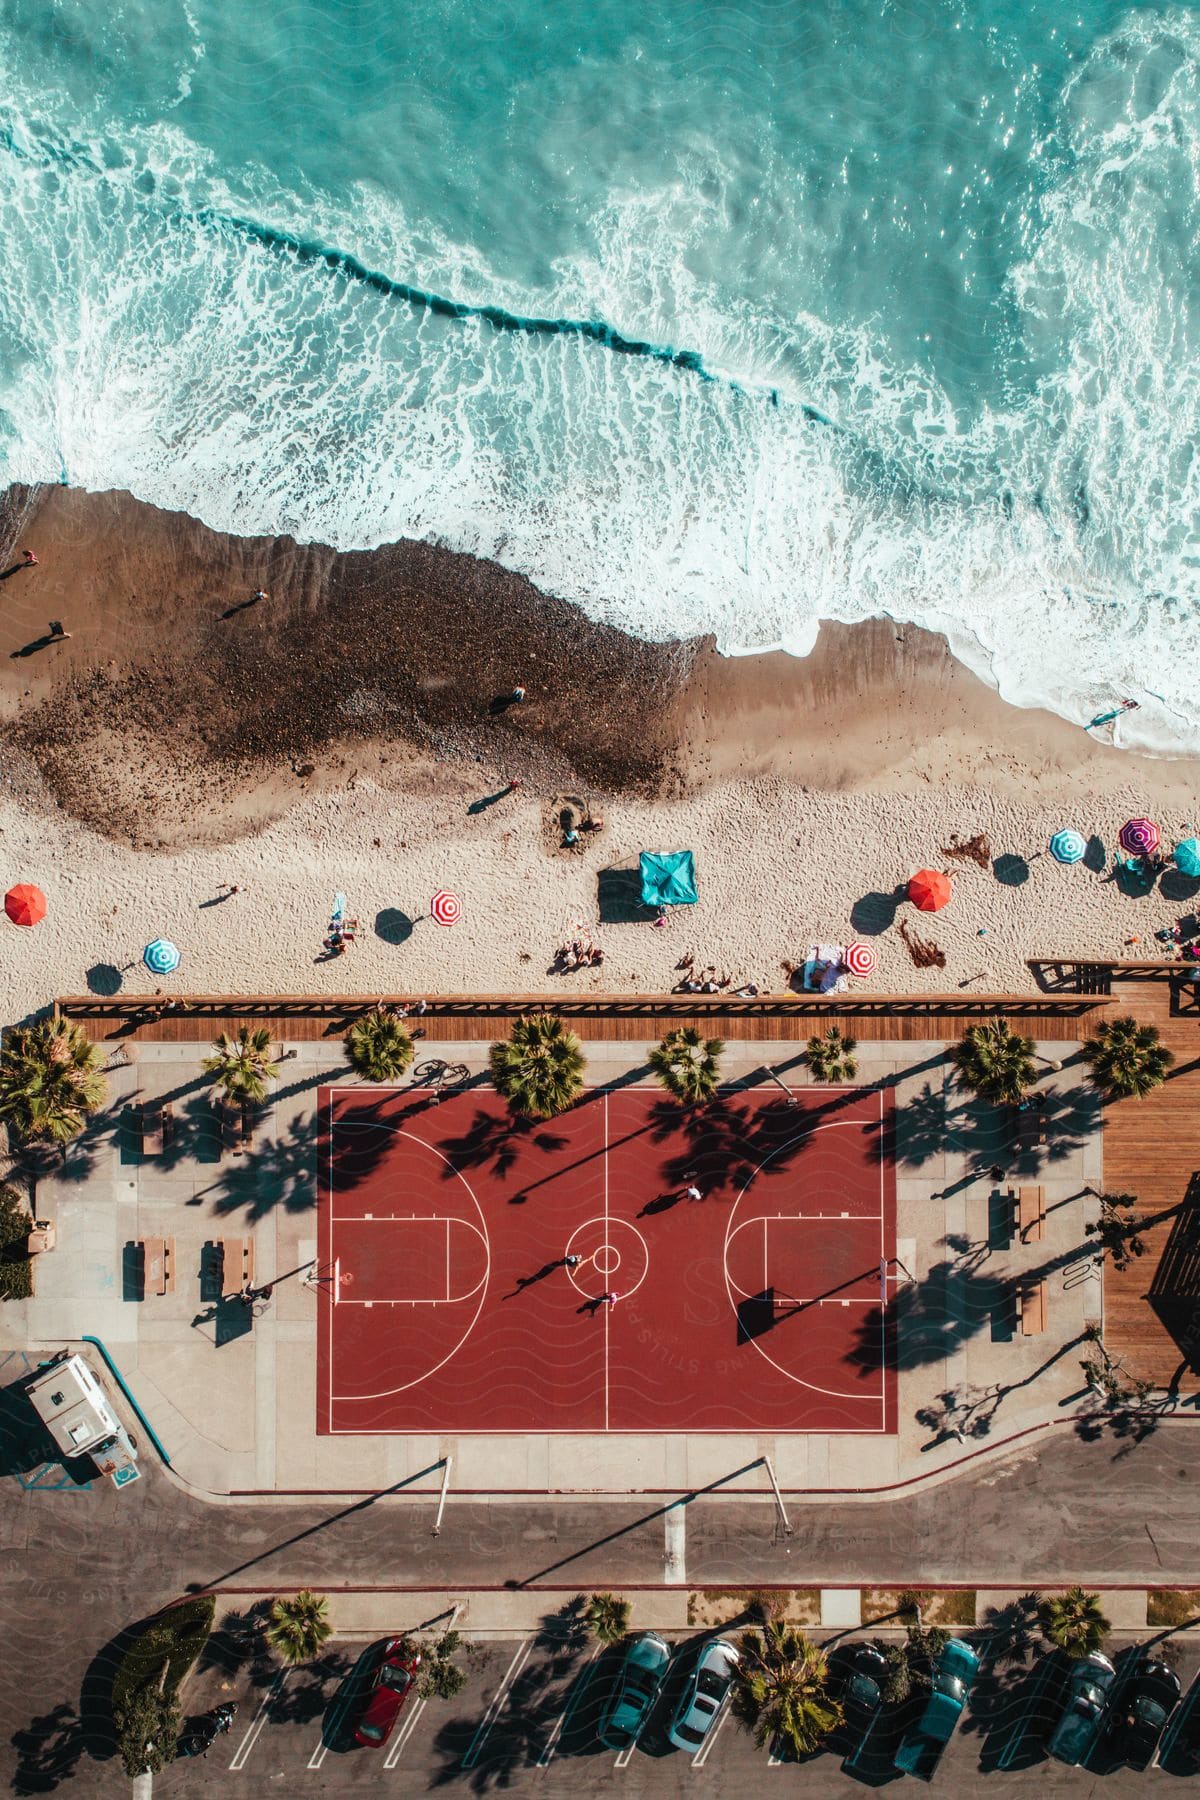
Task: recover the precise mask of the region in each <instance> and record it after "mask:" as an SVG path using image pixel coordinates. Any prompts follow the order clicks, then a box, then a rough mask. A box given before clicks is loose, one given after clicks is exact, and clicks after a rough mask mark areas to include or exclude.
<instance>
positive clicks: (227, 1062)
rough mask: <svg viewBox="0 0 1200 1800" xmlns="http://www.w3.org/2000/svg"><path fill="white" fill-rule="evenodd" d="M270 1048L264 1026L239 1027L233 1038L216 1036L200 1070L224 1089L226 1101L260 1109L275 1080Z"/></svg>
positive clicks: (277, 1078)
mask: <svg viewBox="0 0 1200 1800" xmlns="http://www.w3.org/2000/svg"><path fill="white" fill-rule="evenodd" d="M272 1048H273V1045H272V1043H271V1033H270V1029H269V1028H268V1027H267V1026H266V1025H253V1026H252V1025H239V1026H238V1029H237V1036H236V1037H230V1035H229V1033H228V1032H227V1031H223V1032H222V1033H221V1034H220V1036H219V1037H218V1038H217V1040H216V1042H215V1043H214V1044H213V1054H212V1056H206V1057H205V1059H204V1062H203V1064H202V1067H203V1069H204V1073H205V1074H206V1075H211V1076H212V1077H213V1078H214V1080H215V1081H216V1084H217V1086H218V1087H219V1088H221V1089H223V1090H224V1093H225V1097H226V1099H227V1100H233V1101H235V1102H237V1101H240V1102H241V1104H242V1105H243V1106H260V1105H261V1104H262V1102H263V1101H264V1100H265V1099H266V1097H267V1085H268V1083H269V1082H272V1081H278V1080H279V1070H278V1069H277V1068H276V1066H275V1062H274V1059H273V1058H272V1056H271V1051H272Z"/></svg>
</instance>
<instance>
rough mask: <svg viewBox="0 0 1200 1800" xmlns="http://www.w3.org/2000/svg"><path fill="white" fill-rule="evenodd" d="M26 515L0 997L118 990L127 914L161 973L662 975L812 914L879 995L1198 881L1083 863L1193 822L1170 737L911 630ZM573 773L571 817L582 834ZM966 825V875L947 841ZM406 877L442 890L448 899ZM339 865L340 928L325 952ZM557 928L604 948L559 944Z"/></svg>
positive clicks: (10, 552)
mask: <svg viewBox="0 0 1200 1800" xmlns="http://www.w3.org/2000/svg"><path fill="white" fill-rule="evenodd" d="M26 545H28V546H30V547H31V548H33V549H34V550H35V551H36V554H37V556H38V559H39V561H38V565H37V567H36V568H32V569H24V568H20V567H17V568H16V570H15V572H14V573H12V574H11V575H9V576H8V577H7V578H6V579H4V580H3V582H2V583H0V638H2V640H3V649H4V652H5V654H4V655H3V656H2V657H0V733H2V735H3V741H4V761H5V780H4V783H3V795H2V800H0V846H2V849H3V875H4V879H5V885H6V886H7V885H9V884H11V883H12V882H14V881H18V880H27V881H34V882H37V883H38V884H39V885H40V886H41V887H43V888H44V890H45V892H46V894H47V897H48V899H49V905H50V911H49V916H48V918H47V919H46V921H45V922H44V923H43V924H41V925H40V926H38V927H37V928H36V929H35V930H33V931H22V930H19V929H17V928H15V927H7V926H6V928H5V930H4V932H3V934H2V937H0V975H2V978H3V982H4V989H5V992H6V994H7V996H8V1006H7V1013H8V1016H9V1017H10V1018H13V1017H19V1016H21V1015H22V1014H24V1013H26V1012H28V1011H31V1010H33V1009H35V1008H37V1007H39V1006H42V1005H44V1004H45V1003H46V1002H47V1001H48V1000H49V999H50V998H51V997H52V996H53V995H54V994H55V993H56V992H58V993H62V992H82V991H85V990H86V988H87V987H88V986H89V985H90V986H91V987H93V988H94V989H95V990H96V991H107V992H111V991H116V990H118V989H119V991H123V992H124V991H128V992H131V993H140V992H148V991H152V990H153V988H154V986H155V985H157V984H156V983H155V982H154V981H153V979H152V978H151V977H150V976H149V975H148V974H147V973H146V971H145V970H144V969H143V968H142V967H141V965H140V962H139V961H138V958H139V956H140V951H141V948H142V946H143V944H144V943H145V942H146V941H147V940H148V939H149V938H151V937H153V936H155V935H157V934H159V933H162V934H165V935H167V936H170V937H172V938H173V939H174V940H175V941H176V942H177V943H178V944H179V946H180V948H181V950H182V952H183V965H182V968H181V970H180V972H179V975H178V976H177V977H175V978H174V980H173V985H174V986H176V988H177V989H178V991H192V992H210V993H211V992H237V991H239V990H241V991H262V992H291V993H308V992H313V993H317V992H363V993H371V992H376V991H381V992H382V991H388V992H412V993H414V994H419V993H420V992H422V991H423V990H428V991H440V992H472V991H475V992H520V993H525V992H528V993H540V992H545V993H549V994H553V993H555V992H561V991H563V990H564V988H568V987H569V988H571V989H579V988H581V987H586V986H588V985H590V986H592V987H594V988H596V989H602V990H607V991H623V992H629V991H634V992H637V991H641V992H661V991H663V990H665V989H669V988H670V987H671V986H673V985H674V983H675V982H676V981H677V980H678V978H679V977H678V973H677V971H676V967H675V965H676V964H677V963H678V962H679V961H680V959H681V958H682V957H683V956H684V954H685V953H690V954H691V955H692V956H693V957H694V958H695V960H696V963H697V965H699V966H703V965H707V964H712V965H715V966H716V968H717V969H718V970H719V971H721V972H722V973H724V972H728V973H729V975H730V976H731V978H732V980H733V982H734V984H737V983H739V982H742V981H754V982H756V983H757V984H758V985H759V987H760V988H762V989H764V990H768V991H769V990H774V991H777V992H778V991H780V990H781V989H782V988H783V987H784V986H785V985H786V983H787V980H788V974H787V969H788V967H789V966H791V965H794V964H795V963H796V962H797V961H800V960H802V959H803V957H804V955H805V952H806V950H807V948H808V946H809V945H810V944H811V943H813V942H831V943H845V942H848V941H849V940H850V939H851V938H853V937H856V936H863V937H869V938H870V939H871V941H872V942H873V943H874V945H875V947H876V950H877V952H878V956H879V968H878V970H877V973H876V974H875V976H874V977H872V978H871V982H870V986H871V988H872V989H874V990H877V991H879V992H889V991H890V992H898V991H909V990H913V991H922V990H924V991H948V990H953V989H955V988H957V987H960V986H974V987H976V988H977V989H987V990H989V991H1002V990H1003V991H1017V992H1020V991H1026V990H1028V989H1029V988H1030V987H1031V986H1032V985H1033V982H1032V977H1031V975H1030V972H1029V970H1028V969H1027V967H1026V959H1027V958H1029V957H1031V956H1047V955H1055V954H1064V955H1065V954H1075V955H1096V956H1109V955H1114V954H1126V955H1130V956H1136V955H1146V954H1154V951H1155V945H1154V940H1153V932H1154V930H1155V929H1156V928H1158V927H1161V926H1164V925H1167V924H1170V923H1172V922H1173V921H1174V920H1176V919H1180V918H1183V919H1186V918H1189V917H1190V916H1191V913H1192V910H1193V907H1194V905H1195V900H1196V895H1197V891H1198V889H1200V884H1197V883H1193V882H1184V881H1183V880H1182V879H1181V878H1180V877H1179V876H1178V875H1176V874H1173V873H1171V872H1168V873H1167V875H1166V876H1165V877H1164V878H1163V879H1162V880H1161V882H1160V883H1159V884H1158V886H1157V887H1156V888H1155V890H1154V891H1153V892H1152V893H1151V894H1150V895H1148V896H1146V897H1144V898H1140V899H1133V898H1130V897H1128V896H1127V895H1125V894H1123V893H1121V892H1120V891H1119V889H1118V888H1117V885H1116V884H1115V882H1113V881H1112V880H1111V878H1110V876H1109V868H1110V866H1111V857H1112V852H1113V850H1114V848H1115V844H1116V834H1117V831H1118V830H1119V827H1120V825H1121V823H1122V822H1123V820H1124V819H1125V818H1126V817H1127V816H1129V814H1131V813H1134V812H1138V813H1141V812H1148V813H1149V814H1150V815H1151V816H1152V817H1154V818H1156V819H1157V820H1158V821H1159V823H1160V825H1161V826H1162V828H1163V833H1164V837H1165V838H1167V839H1168V840H1173V837H1174V836H1175V835H1180V834H1182V831H1183V828H1184V827H1185V826H1190V825H1191V824H1192V823H1193V822H1194V819H1195V807H1196V800H1195V795H1196V791H1197V789H1196V777H1197V773H1198V771H1197V768H1196V765H1195V763H1194V762H1191V761H1154V760H1148V759H1146V758H1143V757H1139V756H1136V755H1134V754H1131V753H1128V752H1124V751H1120V750H1118V749H1114V748H1112V747H1110V746H1108V745H1106V744H1104V743H1097V742H1094V741H1093V739H1092V738H1091V737H1089V735H1088V734H1086V733H1085V732H1083V731H1080V730H1078V729H1077V728H1075V727H1072V726H1070V725H1067V724H1065V723H1064V722H1063V721H1061V720H1059V719H1057V718H1055V717H1053V716H1051V715H1048V714H1045V713H1040V712H1034V711H1021V710H1017V709H1014V708H1012V707H1010V706H1008V705H1006V704H1005V703H1004V702H1003V701H1002V700H1000V699H999V697H998V696H997V695H996V694H995V693H994V692H993V691H991V690H990V689H989V688H988V687H986V686H985V685H983V684H982V683H981V682H979V681H978V680H977V679H976V678H975V677H974V676H973V675H971V674H970V673H969V672H968V671H967V670H966V669H965V668H963V667H962V665H960V664H958V663H957V662H955V661H954V659H953V658H952V657H951V656H950V654H949V652H948V651H947V649H946V646H945V643H944V641H943V640H941V639H940V638H936V637H933V636H931V635H929V634H927V633H923V632H919V631H917V630H915V629H912V628H908V629H904V628H898V627H894V626H893V625H892V624H891V623H890V622H888V621H878V622H875V623H872V624H870V625H866V626H857V627H842V626H837V625H830V626H827V627H826V628H825V629H824V630H823V631H822V634H821V638H820V641H819V644H818V647H817V650H816V651H815V652H814V654H813V655H812V656H811V657H809V658H808V659H806V660H803V661H797V660H796V659H794V658H791V657H787V656H784V655H767V656H760V657H747V658H738V659H732V660H730V659H725V658H722V657H719V656H717V655H716V654H715V652H714V650H713V648H712V646H711V644H710V643H708V642H706V641H703V640H699V641H691V642H685V643H673V644H666V645H652V644H646V643H642V642H639V641H637V640H634V639H630V638H627V637H625V636H623V635H622V634H621V633H619V632H616V631H612V630H607V629H605V628H602V627H597V626H595V625H592V624H590V623H588V622H587V621H586V620H585V619H584V618H583V617H582V616H581V615H580V614H579V613H578V612H577V611H575V609H573V608H572V607H569V606H567V605H565V604H563V603H562V602H559V601H556V600H554V599H550V598H547V597H545V596H543V595H541V594H539V593H538V592H537V590H536V589H534V588H533V587H531V586H530V584H529V583H528V582H526V581H524V580H523V579H521V578H520V577H517V576H514V575H511V574H508V573H506V572H505V571H503V570H501V569H499V568H497V567H496V566H495V565H492V564H486V563H482V562H478V561H476V560H474V559H472V558H469V557H464V556H457V555H453V554H451V553H449V552H446V551H442V550H439V549H437V548H436V547H433V546H429V545H421V544H400V545H395V546H391V547H388V548H385V549H382V550H380V551H377V552H373V553H361V554H354V555H346V556H338V555H335V554H334V553H333V552H332V551H330V550H328V549H325V548H323V547H321V546H298V545H296V544H295V543H293V542H292V541H291V540H288V539H279V540H269V539H239V538H235V537H225V536H221V535H219V534H217V533H214V532H211V531H208V530H207V529H205V528H204V527H202V526H200V525H198V524H196V523H195V522H194V521H193V520H190V519H188V518H185V517H183V516H181V515H170V514H165V513H161V512H158V511H155V510H154V509H153V508H150V507H147V506H144V505H142V504H140V503H138V502H136V501H134V500H132V499H131V498H130V497H129V496H127V495H122V494H100V495H87V494H84V493H80V492H76V491H73V490H68V489H60V488H52V489H46V490H39V491H35V492H33V493H26V492H24V491H21V490H10V492H9V494H8V495H7V497H6V501H5V508H4V526H3V536H2V538H0V547H2V548H3V550H4V552H5V553H4V554H3V556H2V557H0V570H9V569H11V568H13V567H14V565H15V564H16V562H17V558H18V555H19V551H20V549H21V548H23V547H24V546H26ZM259 588H263V589H265V590H267V593H268V598H267V599H266V600H262V601H258V602H256V603H253V604H247V602H249V601H250V599H251V596H252V595H253V594H254V592H255V591H256V590H257V589H259ZM51 620H58V621H60V622H61V623H62V624H63V626H64V628H65V630H66V631H67V632H68V633H69V634H70V635H69V637H68V638H67V639H66V640H65V641H45V640H46V639H47V636H48V631H49V622H50V621H51ZM516 686H522V687H524V688H525V689H526V699H525V701H524V702H523V703H521V704H508V703H506V697H507V696H509V695H511V693H512V690H513V689H514V688H515V687H516ZM512 781H516V782H517V783H518V784H519V785H518V786H517V787H516V788H515V789H514V790H512V791H508V784H509V783H510V782H512ZM572 801H575V802H584V803H586V804H587V805H589V806H590V807H591V808H592V809H593V811H595V812H597V813H600V814H602V815H603V817H604V820H605V827H604V830H603V831H602V832H600V833H599V834H597V835H596V836H595V837H589V838H588V839H586V840H585V847H584V848H583V849H581V850H579V851H571V850H566V849H563V848H562V847H561V832H560V830H559V829H558V823H557V821H558V817H559V813H560V810H561V808H562V807H563V805H564V804H568V803H570V802H572ZM1065 824H1070V825H1074V826H1076V827H1077V828H1078V829H1080V830H1081V831H1083V832H1084V834H1085V835H1087V836H1089V837H1095V838H1096V839H1097V840H1098V841H1097V843H1096V844H1094V845H1093V846H1092V850H1091V852H1090V854H1089V858H1088V862H1087V864H1081V865H1079V866H1077V867H1074V868H1060V867H1059V866H1058V865H1057V864H1055V863H1054V862H1053V861H1052V860H1051V859H1050V858H1049V857H1048V856H1047V855H1046V854H1045V846H1046V842H1047V838H1048V836H1049V834H1050V832H1051V831H1052V830H1054V829H1056V828H1057V827H1059V826H1062V825H1065ZM980 832H982V833H985V834H986V836H987V839H988V845H989V848H990V853H991V859H992V860H991V863H990V866H989V867H988V868H987V869H984V868H980V867H978V866H976V865H975V864H973V863H972V862H970V861H964V860H962V859H960V858H954V857H953V856H951V855H949V854H948V852H949V851H951V850H952V849H953V847H954V844H955V842H956V840H958V841H961V840H965V839H969V838H971V837H973V836H974V835H975V834H977V833H980ZM683 847H686V848H690V849H692V850H693V851H694V852H695V854H696V861H697V868H698V873H699V887H700V901H699V904H698V905H697V906H696V907H695V908H691V909H687V911H686V912H684V911H680V912H678V913H675V914H672V915H671V917H670V919H669V924H668V928H667V929H666V930H663V931H658V930H654V929H652V927H651V926H650V924H649V921H648V919H642V920H629V919H627V918H621V917H616V918H609V917H601V908H600V906H599V901H598V875H599V873H600V871H602V870H606V869H613V868H617V869H619V868H620V867H621V866H622V865H627V864H628V863H629V861H630V859H633V858H636V854H637V852H638V851H639V850H641V849H674V848H683ZM1091 864H1097V865H1099V866H1095V867H1093V866H1089V865H1091ZM921 866H932V867H934V868H947V869H951V870H956V871H957V874H956V879H955V895H954V899H953V901H952V903H951V905H950V906H949V907H948V908H947V909H946V910H945V911H943V912H941V913H939V914H937V915H936V916H933V917H930V916H928V915H921V914H918V913H916V912H915V911H914V909H913V908H912V907H911V906H910V905H908V904H906V903H903V902H900V901H898V900H897V891H898V889H899V888H900V886H901V884H903V882H904V881H905V880H906V878H907V877H908V875H909V874H910V873H911V872H912V871H913V870H914V869H916V868H918V867H921ZM230 885H236V886H237V887H238V888H239V889H240V890H241V891H240V892H239V893H237V894H235V895H232V896H227V893H226V890H227V888H228V886H230ZM439 887H450V888H452V889H454V890H455V891H456V892H458V893H459V894H460V895H461V897H462V901H463V909H464V917H463V921H462V923H461V924H460V925H459V926H457V927H455V928H453V929H450V930H446V929H441V928H439V927H438V926H437V925H436V924H435V923H433V921H432V920H431V919H430V918H429V917H428V910H429V901H430V897H431V895H432V894H433V892H434V891H435V890H436V889H437V888H439ZM335 889H342V890H344V891H345V893H346V894H347V896H348V901H349V910H350V912H351V913H352V914H354V915H356V916H357V917H358V918H359V920H360V921H361V931H360V935H359V938H358V941H357V943H356V944H355V945H354V947H353V948H352V949H351V950H350V951H349V952H348V953H347V954H346V955H344V956H342V957H340V958H332V959H331V958H329V957H328V956H327V955H326V954H325V952H324V951H323V949H322V939H323V937H324V932H325V924H326V920H327V917H328V911H329V906H330V901H331V898H332V894H333V892H334V890H335ZM618 911H619V909H618ZM902 924H903V925H904V926H905V927H906V930H907V934H908V937H909V940H910V941H909V943H906V942H905V937H904V935H903V934H902V933H901V931H900V926H901V925H902ZM579 925H583V926H584V927H586V928H588V929H589V930H590V931H591V932H592V934H593V936H594V937H595V938H596V939H597V940H598V941H599V942H600V943H601V944H602V946H603V948H604V950H605V961H604V964H603V965H602V967H599V968H596V969H591V970H589V971H587V972H586V973H574V974H570V975H556V974H554V973H553V972H552V970H551V962H552V957H553V952H554V950H555V948H556V947H557V945H558V944H559V943H560V942H561V941H562V940H563V938H564V937H569V936H571V935H572V934H573V933H574V931H575V930H576V929H577V928H578V927H579ZM1130 938H1137V939H1139V940H1140V942H1139V943H1138V944H1137V945H1128V944H1127V943H1126V940H1128V939H1130ZM914 940H915V941H916V942H917V944H918V946H919V945H920V944H925V945H929V944H933V945H935V946H936V947H937V948H938V949H939V950H940V951H941V952H942V953H943V955H944V959H945V962H944V967H943V966H936V965H933V966H927V967H917V966H916V965H915V963H914V957H913V949H912V942H913V941H914ZM918 954H919V948H918Z"/></svg>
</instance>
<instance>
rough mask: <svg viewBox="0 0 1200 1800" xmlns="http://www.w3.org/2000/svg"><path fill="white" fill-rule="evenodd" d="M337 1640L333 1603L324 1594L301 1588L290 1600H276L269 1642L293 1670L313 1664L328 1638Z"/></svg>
mask: <svg viewBox="0 0 1200 1800" xmlns="http://www.w3.org/2000/svg"><path fill="white" fill-rule="evenodd" d="M332 1636H333V1626H332V1625H331V1624H330V1623H329V1602H328V1600H327V1599H326V1598H325V1596H324V1594H314V1593H313V1592H312V1590H311V1588H301V1589H300V1592H299V1593H298V1594H294V1595H293V1596H292V1598H291V1599H290V1600H282V1599H281V1600H273V1601H272V1602H271V1617H270V1619H269V1620H268V1622H267V1642H268V1643H269V1644H270V1646H271V1648H272V1650H274V1652H275V1654H276V1655H277V1656H278V1658H279V1660H280V1661H281V1662H284V1663H286V1664H287V1665H288V1667H289V1668H290V1669H294V1668H297V1667H298V1666H299V1664H300V1663H306V1662H311V1661H312V1659H313V1657H314V1656H315V1655H316V1654H317V1652H318V1650H319V1649H320V1648H321V1645H322V1644H323V1643H324V1642H325V1640H326V1638H330V1637H332Z"/></svg>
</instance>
